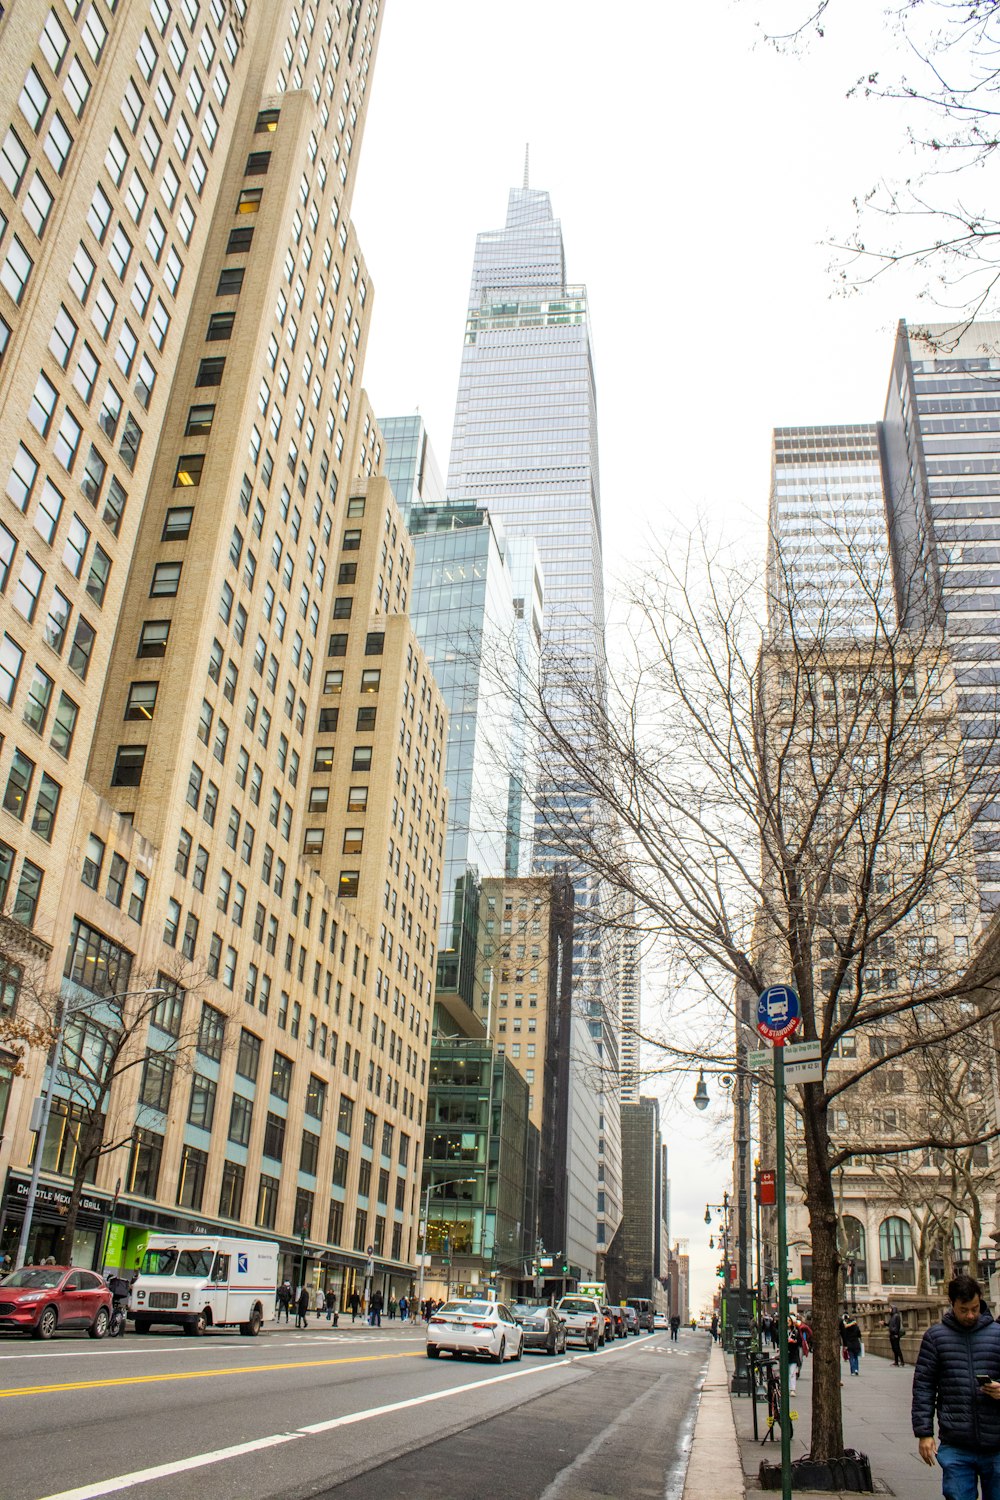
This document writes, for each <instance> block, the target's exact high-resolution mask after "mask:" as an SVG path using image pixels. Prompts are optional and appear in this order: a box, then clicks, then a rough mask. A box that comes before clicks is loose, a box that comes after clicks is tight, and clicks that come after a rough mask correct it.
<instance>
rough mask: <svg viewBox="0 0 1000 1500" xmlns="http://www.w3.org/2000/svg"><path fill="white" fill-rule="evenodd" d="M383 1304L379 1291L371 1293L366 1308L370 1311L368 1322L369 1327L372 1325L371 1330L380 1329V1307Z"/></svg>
mask: <svg viewBox="0 0 1000 1500" xmlns="http://www.w3.org/2000/svg"><path fill="white" fill-rule="evenodd" d="M383 1302H384V1299H383V1297H382V1293H381V1292H379V1291H375V1292H372V1294H371V1298H370V1299H369V1303H368V1306H369V1309H370V1312H369V1321H370V1322H371V1325H372V1327H373V1328H381V1327H382V1307H383Z"/></svg>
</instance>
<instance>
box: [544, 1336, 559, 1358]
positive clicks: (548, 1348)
mask: <svg viewBox="0 0 1000 1500" xmlns="http://www.w3.org/2000/svg"><path fill="white" fill-rule="evenodd" d="M545 1352H546V1354H555V1353H557V1352H558V1351H557V1349H556V1339H555V1335H554V1334H553V1336H552V1342H551V1343H550V1344H546V1345H545Z"/></svg>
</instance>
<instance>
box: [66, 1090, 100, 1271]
mask: <svg viewBox="0 0 1000 1500" xmlns="http://www.w3.org/2000/svg"><path fill="white" fill-rule="evenodd" d="M103 1137H104V1117H103V1116H100V1118H99V1122H98V1121H95V1120H92V1119H91V1120H86V1121H84V1123H83V1125H82V1126H81V1129H80V1138H79V1145H78V1147H77V1152H76V1160H75V1162H74V1164H73V1186H72V1187H71V1189H70V1194H69V1206H68V1207H67V1209H66V1219H65V1222H64V1223H63V1227H62V1235H61V1237H60V1244H59V1255H58V1256H57V1259H60V1260H61V1261H62V1263H63V1265H66V1266H71V1265H72V1264H73V1239H74V1236H75V1234H76V1221H77V1218H78V1217H79V1214H80V1199H81V1198H82V1197H83V1189H84V1187H85V1185H86V1177H87V1171H88V1169H89V1167H90V1165H91V1163H92V1162H93V1161H94V1160H95V1158H96V1157H97V1156H99V1155H100V1150H101V1141H102V1140H103Z"/></svg>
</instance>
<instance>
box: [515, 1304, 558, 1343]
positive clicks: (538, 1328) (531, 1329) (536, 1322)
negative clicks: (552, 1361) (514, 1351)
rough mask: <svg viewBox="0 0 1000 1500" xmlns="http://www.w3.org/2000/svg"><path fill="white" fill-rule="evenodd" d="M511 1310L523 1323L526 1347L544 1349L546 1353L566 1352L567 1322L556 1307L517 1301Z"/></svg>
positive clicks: (522, 1329)
mask: <svg viewBox="0 0 1000 1500" xmlns="http://www.w3.org/2000/svg"><path fill="white" fill-rule="evenodd" d="M511 1312H512V1313H513V1314H514V1316H515V1318H516V1319H517V1321H518V1322H519V1323H520V1325H521V1331H522V1332H523V1334H524V1347H525V1348H526V1349H544V1350H545V1352H546V1354H565V1353H566V1324H565V1322H564V1321H563V1319H562V1318H561V1317H560V1316H559V1314H558V1313H557V1312H556V1310H555V1308H554V1307H549V1306H547V1305H546V1304H545V1303H541V1304H537V1303H531V1302H515V1303H514V1305H513V1307H512V1308H511Z"/></svg>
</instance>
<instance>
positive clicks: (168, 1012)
mask: <svg viewBox="0 0 1000 1500" xmlns="http://www.w3.org/2000/svg"><path fill="white" fill-rule="evenodd" d="M122 977H124V976H122ZM184 978H185V983H184V984H182V983H181V982H180V979H179V978H177V977H174V976H170V975H167V974H164V973H162V972H160V973H157V974H150V975H148V976H146V977H145V983H144V982H143V978H142V976H137V974H136V973H135V971H131V972H130V973H129V974H128V976H127V987H126V988H124V989H119V988H117V985H115V986H114V988H112V986H111V985H108V986H106V988H107V993H105V994H103V995H102V996H101V1002H102V1003H101V1004H100V1005H99V1006H98V1007H97V1008H96V1009H95V1008H94V1007H93V1006H92V1005H86V1006H78V1007H72V1006H69V1007H68V1008H67V1010H66V1013H65V1015H64V1017H63V1018H62V1019H63V1040H62V1048H61V1055H60V1057H59V1059H58V1064H57V1067H58V1074H57V1077H58V1079H59V1082H60V1084H61V1085H62V1093H61V1096H60V1107H61V1109H62V1110H63V1111H65V1131H66V1135H65V1137H64V1139H63V1142H62V1147H61V1150H60V1156H61V1158H62V1162H63V1169H64V1170H67V1169H68V1175H69V1177H70V1179H71V1185H70V1194H69V1203H68V1205H67V1209H66V1216H65V1219H64V1221H63V1224H62V1230H61V1247H62V1253H63V1255H64V1256H66V1257H71V1255H72V1249H73V1237H74V1234H75V1232H76V1223H77V1217H78V1215H79V1210H80V1203H81V1200H82V1197H83V1193H84V1189H85V1187H86V1184H87V1182H88V1181H92V1180H93V1176H94V1172H95V1170H96V1167H97V1163H98V1162H99V1161H100V1159H101V1158H102V1157H104V1156H108V1155H110V1154H111V1153H113V1152H115V1151H120V1150H121V1149H122V1148H123V1147H124V1146H127V1145H130V1144H131V1143H132V1141H133V1139H134V1138H135V1134H136V1132H137V1131H138V1130H141V1129H142V1128H143V1127H144V1125H146V1124H148V1123H150V1122H151V1121H152V1120H153V1119H155V1118H157V1116H158V1113H159V1112H162V1111H163V1110H164V1109H166V1107H167V1105H168V1103H169V1097H170V1090H171V1086H172V1083H173V1079H174V1077H175V1075H176V1074H178V1073H180V1072H182V1071H184V1070H185V1069H189V1068H190V1066H191V1063H192V1060H193V1054H194V1049H195V1046H196V1045H197V1044H198V1041H199V1035H200V1028H201V1027H202V1024H203V1022H202V1017H201V1015H200V1014H196V1009H195V1003H194V998H193V996H192V995H191V994H190V991H191V989H192V988H196V987H197V981H195V983H194V984H192V982H191V979H190V976H187V975H185V976H184ZM64 1003H65V1002H64V1001H63V1000H60V1002H59V1004H60V1005H62V1004H64ZM218 1014H219V1016H220V1023H219V1037H218V1041H219V1045H220V1046H221V1044H222V1038H223V1030H224V1028H223V1020H224V1018H222V1013H221V1012H219V1013H218ZM54 1025H55V1026H58V1019H57V1018H56V1019H54ZM47 1139H52V1120H51V1116H50V1121H49V1130H48V1132H47Z"/></svg>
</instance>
